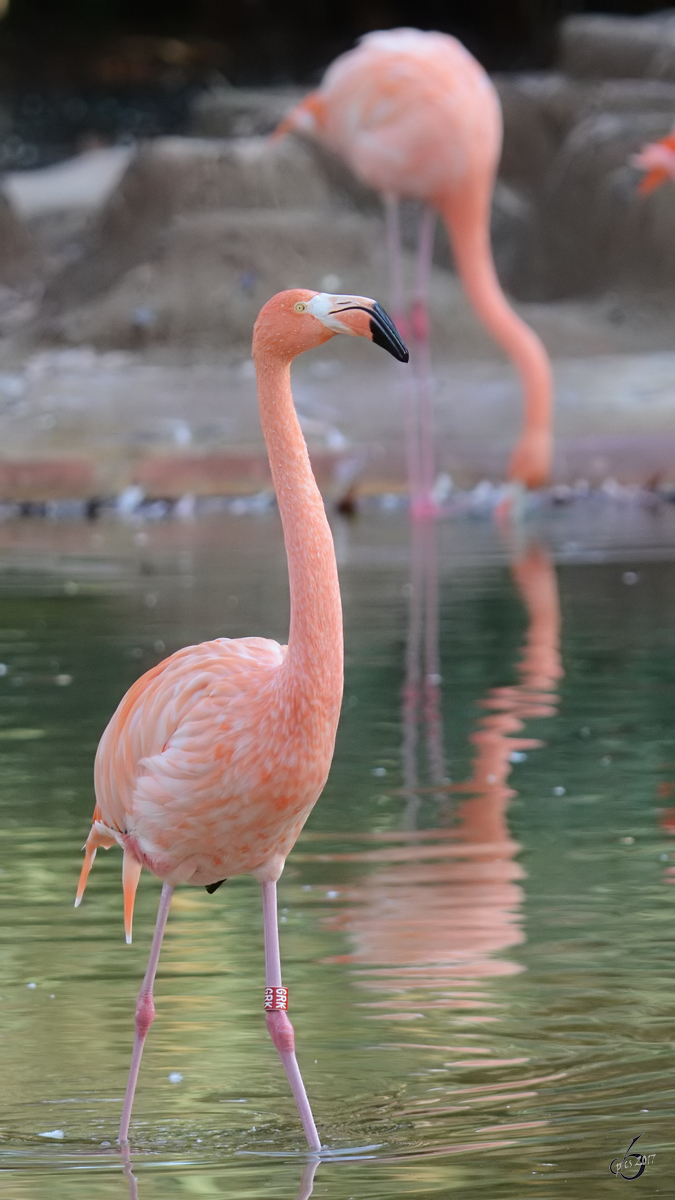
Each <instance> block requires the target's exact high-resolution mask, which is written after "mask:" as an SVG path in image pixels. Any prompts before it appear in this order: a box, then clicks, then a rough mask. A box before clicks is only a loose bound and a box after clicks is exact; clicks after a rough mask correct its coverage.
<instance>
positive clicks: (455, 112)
mask: <svg viewBox="0 0 675 1200" xmlns="http://www.w3.org/2000/svg"><path fill="white" fill-rule="evenodd" d="M315 95H316V93H315ZM318 98H319V99H318V103H317V108H316V110H315V119H316V123H317V128H318V129H319V130H320V133H321V136H322V138H323V139H324V140H325V142H326V144H327V145H329V146H330V148H331V149H333V150H334V151H335V152H336V153H338V154H340V155H341V156H342V157H343V158H344V159H345V160H346V161H347V162H348V163H349V165H350V166H351V168H352V170H353V171H354V173H355V174H356V175H358V176H360V178H362V179H364V180H365V181H366V182H367V183H368V184H369V185H370V186H371V187H372V188H374V189H375V190H376V191H378V192H381V193H383V194H384V195H387V194H391V195H397V196H405V197H408V198H409V199H417V200H429V201H432V202H433V201H434V200H435V199H437V200H439V201H440V199H441V198H444V197H446V196H447V194H448V192H449V191H450V192H452V191H455V190H457V189H461V188H463V187H466V186H467V184H469V185H471V184H472V182H473V181H474V180H480V179H482V178H483V177H484V176H486V175H487V176H488V177H490V178H491V179H492V178H494V173H495V171H496V169H497V163H498V161H499V154H500V151H501V142H502V119H501V109H500V107H499V101H498V99H497V94H496V92H495V90H494V88H493V86H492V84H491V83H490V80H489V79H488V77H487V75H486V73H485V71H484V70H483V68H482V67H481V66H480V65H479V63H477V62H476V60H475V58H473V57H472V55H471V54H469V52H468V50H466V49H465V48H464V46H463V45H462V44H461V42H458V41H457V40H456V38H453V37H450V36H448V35H447V34H443V33H422V32H421V31H420V30H417V29H392V30H386V31H383V32H380V33H372V34H368V35H367V36H366V37H364V38H363V39H362V41H361V42H360V44H359V45H358V46H357V48H356V49H355V50H351V51H349V53H347V54H344V55H342V56H341V57H340V58H338V59H337V60H336V61H335V62H334V63H333V64H332V66H330V67H329V68H328V70H327V72H326V75H325V76H324V79H323V81H322V84H321V89H320V91H319V93H318Z"/></svg>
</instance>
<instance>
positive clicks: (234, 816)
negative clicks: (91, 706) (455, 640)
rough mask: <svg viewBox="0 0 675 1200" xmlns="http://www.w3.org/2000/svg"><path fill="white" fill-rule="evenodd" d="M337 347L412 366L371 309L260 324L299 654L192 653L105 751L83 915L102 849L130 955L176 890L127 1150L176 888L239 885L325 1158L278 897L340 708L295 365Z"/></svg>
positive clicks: (326, 533) (138, 1046)
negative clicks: (145, 888) (137, 926)
mask: <svg viewBox="0 0 675 1200" xmlns="http://www.w3.org/2000/svg"><path fill="white" fill-rule="evenodd" d="M336 333H346V334H353V335H355V336H358V337H367V338H370V339H371V340H372V341H374V342H375V343H377V344H378V345H380V346H383V347H384V348H385V349H386V350H388V351H389V352H390V353H391V354H393V355H394V357H395V358H397V359H398V360H399V361H401V362H407V359H408V351H407V350H406V348H405V346H404V345H403V343H402V341H401V339H400V338H399V336H398V333H397V332H396V329H395V327H394V325H393V324H392V322H391V320H390V319H389V317H388V316H387V314H386V313H385V312H384V311H383V309H382V308H380V306H379V304H376V303H375V301H374V300H369V299H367V298H365V297H363V296H330V295H327V294H326V293H317V292H311V291H306V290H304V289H293V290H291V291H286V292H280V293H279V294H278V295H277V296H274V297H273V298H272V299H271V300H269V301H268V303H267V304H266V305H265V306H264V308H263V309H262V311H261V313H260V315H259V316H258V319H257V321H256V324H255V328H254V331H253V358H254V361H255V367H256V375H257V379H258V397H259V404H260V417H261V422H262V427H263V433H264V436H265V441H266V444H267V450H268V454H269V459H270V465H271V469H272V478H273V480H274V486H275V488H276V493H277V501H278V504H279V510H280V513H281V520H282V524H283V530H284V541H285V546H286V553H287V557H288V571H289V580H290V598H291V623H290V633H289V638H288V646H287V647H286V646H279V645H278V644H277V642H274V641H271V640H269V639H267V638H257V637H253V638H238V639H236V640H231V639H230V638H218V639H216V640H215V641H212V642H202V644H201V645H199V646H186V647H185V648H184V649H183V650H178V651H177V652H176V653H175V654H172V655H171V657H170V658H167V659H165V660H164V662H161V663H159V665H158V666H156V667H153V669H152V670H151V671H148V672H146V674H145V675H142V676H141V678H140V679H138V680H137V681H136V683H135V684H134V685H133V686H132V687H131V688H130V689H129V691H128V692H127V694H126V696H124V698H123V699H122V701H121V702H120V704H119V707H118V708H117V710H116V712H115V713H114V715H113V717H112V719H111V721H110V723H109V725H108V726H107V728H106V730H105V732H104V734H103V737H102V738H101V741H100V744H99V747H98V752H97V755H96V764H95V789H96V807H95V809H94V817H93V825H92V829H91V832H90V834H89V837H88V838H87V843H86V847H85V850H86V853H85V859H84V863H83V866H82V873H81V876H80V883H79V887H78V890H77V898H76V900H75V905H76V906H77V905H78V904H79V903H80V901H81V899H82V894H83V892H84V889H85V886H86V882H87V876H88V875H89V871H90V870H91V866H92V863H93V861H94V857H95V855H96V850H97V848H98V847H99V846H103V847H105V849H109V848H110V847H111V846H113V845H114V844H115V842H118V843H119V844H120V845H121V846H122V848H123V850H124V859H123V867H122V879H123V887H124V921H125V929H126V936H127V941H128V942H130V941H131V924H132V916H133V906H134V897H135V894H136V888H137V886H138V880H139V876H140V873H141V868H142V867H147V868H148V869H149V870H150V871H152V872H153V874H154V875H157V876H158V877H159V878H160V879H162V880H163V887H162V895H161V899H160V903H159V912H158V915H157V924H156V927H155V933H154V936H153V940H152V948H151V950H150V959H149V962H148V969H147V971H146V974H145V978H144V980H143V983H142V985H141V990H140V992H139V995H138V1002H137V1006H136V1036H135V1039H134V1048H133V1054H132V1060H131V1068H130V1071H129V1082H128V1085H127V1091H126V1096H125V1100H124V1107H123V1111H122V1121H121V1125H120V1132H119V1140H120V1142H121V1143H122V1144H123V1145H124V1144H125V1143H126V1142H127V1140H128V1133H129V1122H130V1119H131V1109H132V1105H133V1099H134V1092H135V1088H136V1080H137V1078H138V1072H139V1068H140V1063H141V1056H142V1053H143V1046H144V1043H145V1038H146V1035H147V1032H148V1029H149V1028H150V1025H151V1024H152V1021H153V1020H154V1016H155V1006H154V1002H153V984H154V979H155V973H156V970H157V963H158V960H159V953H160V948H161V944H162V936H163V934H164V929H165V926H166V921H167V917H168V913H169V906H170V904H171V896H172V893H173V890H174V887H175V886H176V885H177V884H179V883H189V884H193V885H195V886H199V885H204V886H206V890H207V891H208V892H213V891H215V889H216V888H217V887H219V886H220V884H221V883H223V882H224V881H225V880H226V879H227V878H229V877H230V876H232V875H243V874H251V875H253V876H254V878H255V879H257V880H258V882H259V883H261V884H262V901H263V926H264V939H265V973H266V989H265V1019H266V1022H267V1028H268V1030H269V1032H270V1035H271V1037H272V1041H273V1042H274V1045H275V1046H276V1048H277V1050H278V1051H279V1054H280V1056H281V1061H282V1064H283V1066H284V1070H285V1072H286V1075H287V1077H288V1080H289V1083H290V1086H291V1089H292V1092H293V1096H294V1098H295V1102H296V1104H297V1107H298V1112H299V1114H300V1118H301V1120H302V1125H303V1128H304V1131H305V1135H306V1138H307V1141H308V1143H309V1146H310V1149H312V1150H319V1149H320V1148H321V1142H320V1140H319V1135H318V1133H317V1129H316V1125H315V1123H314V1118H313V1116H312V1111H311V1109H310V1106H309V1101H308V1099H307V1093H306V1091H305V1086H304V1083H303V1081H302V1077H301V1075H300V1070H299V1068H298V1064H297V1061H296V1057H295V1047H294V1033H293V1026H292V1025H291V1022H290V1020H289V1018H288V1015H287V1012H286V1009H287V1001H288V993H287V990H286V989H285V988H284V987H283V986H282V982H281V964H280V958H279V932H278V927H277V893H276V885H277V880H278V878H279V876H280V875H281V872H282V870H283V867H284V862H285V860H286V857H287V855H288V854H289V852H290V850H291V848H292V846H293V845H294V843H295V841H296V838H297V837H298V834H299V833H300V830H301V829H302V827H303V825H304V823H305V821H306V820H307V817H308V816H309V813H310V812H311V810H312V808H313V806H314V804H315V803H316V801H317V799H318V797H319V795H320V794H321V791H322V789H323V786H324V784H325V782H326V778H327V776H328V771H329V768H330V763H331V759H332V757H333V747H334V744H335V732H336V728H337V723H338V716H339V713H340V703H341V699H342V670H343V651H342V613H341V605H340V590H339V585H338V577H337V567H336V563H335V551H334V548H333V539H332V536H331V532H330V528H329V525H328V522H327V520H326V514H325V512H324V507H323V502H322V499H321V494H320V492H319V490H318V488H317V486H316V482H315V479H314V476H313V474H312V469H311V466H310V462H309V457H308V454H307V447H306V445H305V441H304V438H303V436H302V433H301V430H300V425H299V423H298V420H297V417H296V414H295V408H294V405H293V397H292V394H291V373H290V368H291V362H292V360H293V359H294V358H296V357H297V355H299V354H302V353H303V352H304V351H305V350H311V349H312V348H313V347H315V346H320V345H322V344H323V343H324V342H327V341H328V340H329V339H330V338H332V337H334V335H335V334H336Z"/></svg>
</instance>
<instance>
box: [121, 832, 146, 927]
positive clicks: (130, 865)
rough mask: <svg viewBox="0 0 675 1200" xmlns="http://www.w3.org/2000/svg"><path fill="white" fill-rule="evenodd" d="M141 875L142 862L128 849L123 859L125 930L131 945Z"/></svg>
mask: <svg viewBox="0 0 675 1200" xmlns="http://www.w3.org/2000/svg"><path fill="white" fill-rule="evenodd" d="M140 877H141V864H140V863H139V861H138V859H137V858H134V856H133V854H130V852H129V851H128V850H125V851H124V858H123V860H122V888H123V891H124V932H125V935H126V939H127V945H131V930H132V926H133V921H134V900H135V899H136V889H137V887H138V881H139V879H140Z"/></svg>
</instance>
